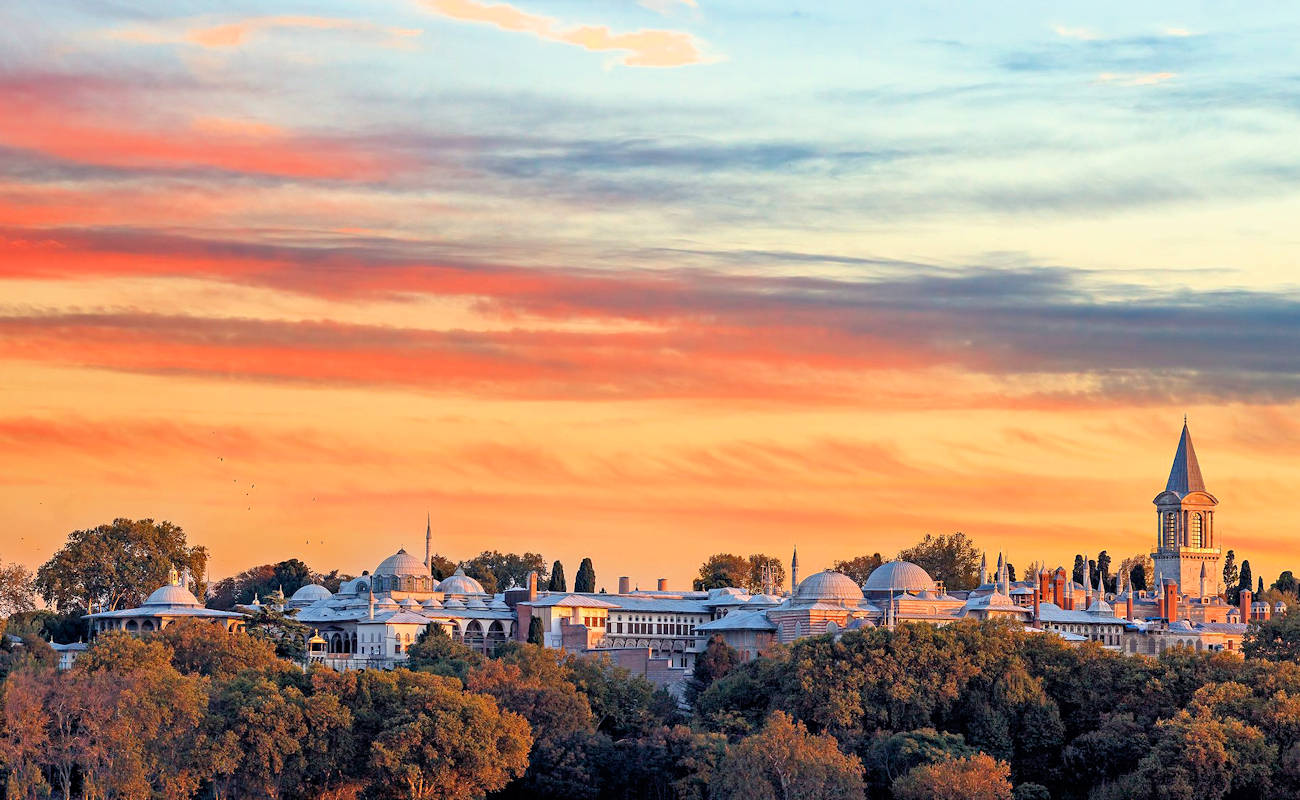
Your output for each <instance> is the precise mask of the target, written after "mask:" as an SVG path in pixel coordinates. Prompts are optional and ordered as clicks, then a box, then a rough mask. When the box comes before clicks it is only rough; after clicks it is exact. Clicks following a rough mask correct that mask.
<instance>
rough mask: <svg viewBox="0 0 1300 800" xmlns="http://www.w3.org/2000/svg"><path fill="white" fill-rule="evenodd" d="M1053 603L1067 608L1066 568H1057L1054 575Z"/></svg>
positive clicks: (1058, 606)
mask: <svg viewBox="0 0 1300 800" xmlns="http://www.w3.org/2000/svg"><path fill="white" fill-rule="evenodd" d="M1052 602H1053V603H1055V604H1056V606H1057V608H1065V567H1057V568H1056V572H1055V573H1054V574H1053V575H1052Z"/></svg>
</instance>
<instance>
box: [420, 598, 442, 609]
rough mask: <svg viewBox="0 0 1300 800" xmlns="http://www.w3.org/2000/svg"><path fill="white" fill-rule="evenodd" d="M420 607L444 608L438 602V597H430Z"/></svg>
mask: <svg viewBox="0 0 1300 800" xmlns="http://www.w3.org/2000/svg"><path fill="white" fill-rule="evenodd" d="M420 605H421V606H423V607H424V608H442V603H440V602H438V598H436V597H430V598H429V599H428V600H425V601H424V602H423V603H421V604H420Z"/></svg>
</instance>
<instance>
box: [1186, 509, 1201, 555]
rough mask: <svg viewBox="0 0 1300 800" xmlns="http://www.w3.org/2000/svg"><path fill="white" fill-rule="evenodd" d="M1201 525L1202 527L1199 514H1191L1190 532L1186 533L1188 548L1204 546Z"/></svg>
mask: <svg viewBox="0 0 1300 800" xmlns="http://www.w3.org/2000/svg"><path fill="white" fill-rule="evenodd" d="M1202 525H1203V520H1202V517H1201V512H1199V511H1197V512H1196V513H1194V514H1192V524H1191V530H1190V531H1188V532H1187V546H1188V547H1204V546H1205V545H1204V541H1205V537H1204V535H1203V533H1202V530H1203V528H1202Z"/></svg>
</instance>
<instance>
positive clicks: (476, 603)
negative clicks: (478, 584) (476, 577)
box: [465, 595, 487, 611]
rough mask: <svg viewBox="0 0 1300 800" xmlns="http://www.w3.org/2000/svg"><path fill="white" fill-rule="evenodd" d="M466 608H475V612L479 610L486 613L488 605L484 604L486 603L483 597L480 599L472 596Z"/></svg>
mask: <svg viewBox="0 0 1300 800" xmlns="http://www.w3.org/2000/svg"><path fill="white" fill-rule="evenodd" d="M465 608H473V609H475V610H479V611H486V610H487V603H484V602H483V598H482V597H479V596H478V595H473V596H471V597H470V598H469V600H468V601H467V602H466V603H465Z"/></svg>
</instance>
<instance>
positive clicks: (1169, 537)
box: [1164, 511, 1178, 547]
mask: <svg viewBox="0 0 1300 800" xmlns="http://www.w3.org/2000/svg"><path fill="white" fill-rule="evenodd" d="M1164 546H1165V547H1177V546H1178V513H1177V512H1176V511H1166V512H1165V530H1164Z"/></svg>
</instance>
